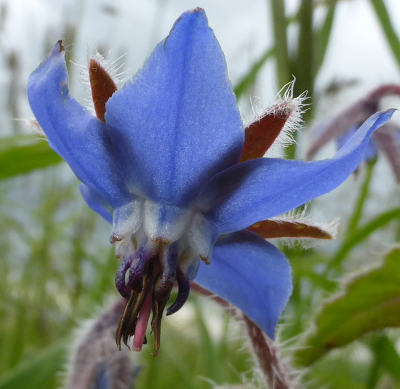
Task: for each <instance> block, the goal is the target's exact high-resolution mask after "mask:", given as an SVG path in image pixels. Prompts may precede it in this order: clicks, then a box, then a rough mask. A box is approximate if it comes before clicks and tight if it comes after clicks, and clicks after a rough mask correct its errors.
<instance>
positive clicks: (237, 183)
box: [198, 110, 394, 234]
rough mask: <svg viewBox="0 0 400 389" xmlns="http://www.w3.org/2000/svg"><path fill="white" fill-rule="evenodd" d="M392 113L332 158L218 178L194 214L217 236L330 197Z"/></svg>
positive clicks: (374, 119) (240, 170)
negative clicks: (200, 215)
mask: <svg viewBox="0 0 400 389" xmlns="http://www.w3.org/2000/svg"><path fill="white" fill-rule="evenodd" d="M393 112H394V111H393V110H388V111H386V112H381V113H376V114H375V115H372V116H371V117H370V118H369V119H368V120H367V121H366V122H365V123H364V124H363V125H362V126H361V127H360V128H359V130H358V131H357V132H356V133H355V134H354V136H352V137H351V139H349V141H348V142H347V143H346V144H345V145H344V146H343V147H342V148H341V149H340V150H339V151H338V152H337V154H336V155H335V157H334V158H332V159H328V160H323V161H316V162H303V161H292V160H284V159H270V158H261V159H256V160H252V161H247V162H244V163H241V164H238V165H236V166H233V167H232V168H229V169H227V170H226V171H224V172H222V173H220V174H218V175H217V176H216V177H214V178H213V179H212V180H211V183H210V186H209V187H208V188H207V190H205V191H204V193H202V194H200V197H199V200H198V206H199V208H200V209H201V210H202V211H203V212H204V214H205V216H206V217H207V218H208V220H210V222H211V223H213V224H214V225H215V228H216V229H217V231H218V232H219V233H220V234H222V233H228V232H233V231H239V230H241V229H244V228H246V227H248V226H250V225H252V224H254V223H256V222H258V221H260V220H265V219H268V218H270V217H273V216H277V215H280V214H282V213H284V212H287V211H289V210H291V209H293V208H296V207H298V206H300V205H302V204H304V203H306V202H307V201H309V200H311V199H313V198H315V197H318V196H321V195H323V194H325V193H327V192H330V191H331V190H333V189H334V188H336V187H337V186H338V185H339V184H340V183H342V182H343V181H344V180H345V179H346V178H347V176H349V175H350V174H351V173H352V172H353V171H354V170H355V169H356V168H357V166H358V165H359V164H360V162H361V161H362V160H363V157H364V154H365V150H366V148H367V146H368V143H369V140H370V137H371V135H372V134H373V132H374V131H375V130H376V129H377V128H378V127H380V126H381V125H383V124H384V123H385V122H386V121H387V120H389V119H390V117H391V116H392V114H393Z"/></svg>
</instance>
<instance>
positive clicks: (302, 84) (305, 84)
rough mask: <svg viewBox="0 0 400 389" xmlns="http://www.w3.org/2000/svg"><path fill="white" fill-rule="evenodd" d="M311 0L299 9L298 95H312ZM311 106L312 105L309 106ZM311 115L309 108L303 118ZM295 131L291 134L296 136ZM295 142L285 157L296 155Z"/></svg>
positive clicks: (295, 64)
mask: <svg viewBox="0 0 400 389" xmlns="http://www.w3.org/2000/svg"><path fill="white" fill-rule="evenodd" d="M312 24H313V1H312V0H303V1H302V2H301V6H300V9H299V25H300V33H299V40H298V44H297V57H296V60H295V61H294V63H293V64H294V68H293V69H292V71H293V74H294V75H295V76H296V83H295V85H294V94H295V95H296V96H297V95H300V94H301V93H303V92H304V91H308V96H310V97H312V95H313V92H314V71H313V65H314V59H313V58H314V44H313V38H314V34H313V28H312ZM310 107H312V106H310ZM311 115H312V112H311V108H310V109H309V110H307V112H305V114H304V119H305V120H308V119H309V118H310V117H311ZM296 135H297V134H296V133H294V134H293V136H294V137H295V138H296ZM296 146H297V144H296V142H293V143H292V144H290V145H289V146H288V147H287V148H286V150H285V154H286V158H288V159H293V158H295V157H296Z"/></svg>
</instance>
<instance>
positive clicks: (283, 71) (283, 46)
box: [270, 0, 291, 89]
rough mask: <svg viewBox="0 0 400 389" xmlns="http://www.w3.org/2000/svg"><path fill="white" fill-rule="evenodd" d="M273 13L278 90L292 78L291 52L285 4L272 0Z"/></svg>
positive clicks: (280, 0) (278, 0)
mask: <svg viewBox="0 0 400 389" xmlns="http://www.w3.org/2000/svg"><path fill="white" fill-rule="evenodd" d="M270 4H271V11H272V25H273V34H274V42H275V48H276V50H275V58H276V70H277V75H278V79H277V81H278V89H281V88H282V86H283V85H285V84H287V83H288V82H289V81H290V78H291V71H290V61H289V51H288V45H287V36H286V29H287V20H286V16H285V2H284V1H282V0H270Z"/></svg>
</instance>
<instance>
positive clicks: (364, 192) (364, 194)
mask: <svg viewBox="0 0 400 389" xmlns="http://www.w3.org/2000/svg"><path fill="white" fill-rule="evenodd" d="M375 165H376V158H374V159H372V160H371V161H369V162H368V163H367V169H366V172H365V178H364V182H363V183H362V186H361V189H360V193H359V195H358V199H357V203H356V206H355V208H354V212H353V214H352V215H351V217H350V220H349V224H348V226H347V231H346V235H345V236H349V235H351V234H352V232H353V231H355V230H356V229H357V227H358V224H359V222H360V220H361V217H362V214H363V210H364V206H365V203H366V201H367V199H368V195H369V187H370V185H371V179H372V173H373V171H374V167H375Z"/></svg>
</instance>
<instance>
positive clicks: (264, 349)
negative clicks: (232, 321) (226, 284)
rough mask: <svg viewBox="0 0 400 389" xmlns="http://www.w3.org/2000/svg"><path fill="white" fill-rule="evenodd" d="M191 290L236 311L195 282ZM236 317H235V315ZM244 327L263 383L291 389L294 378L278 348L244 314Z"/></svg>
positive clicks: (275, 387)
mask: <svg viewBox="0 0 400 389" xmlns="http://www.w3.org/2000/svg"><path fill="white" fill-rule="evenodd" d="M191 290H194V291H196V292H198V293H200V294H202V295H204V296H207V297H211V298H212V299H213V300H214V301H216V302H217V303H218V304H220V305H221V306H223V307H224V308H226V309H228V310H229V312H230V313H231V314H232V315H234V314H235V313H236V310H235V309H234V308H233V307H232V306H231V305H230V304H229V303H227V302H226V301H225V300H223V299H221V297H218V296H215V295H213V294H212V293H211V292H210V291H208V290H207V289H204V288H202V287H201V286H199V285H198V284H196V283H195V282H192V283H191ZM235 316H236V317H237V315H235ZM241 317H242V318H243V323H244V327H245V329H246V332H247V335H248V337H249V339H250V344H251V347H252V350H253V354H254V357H255V359H256V360H257V363H258V365H259V366H260V369H261V371H262V373H263V376H264V378H265V381H266V382H267V383H268V385H270V386H271V388H274V389H293V388H294V384H293V383H292V381H293V378H294V376H295V374H294V373H292V372H291V371H290V370H289V367H288V366H287V364H284V363H283V362H282V361H281V360H280V357H279V348H278V345H277V344H274V342H273V341H272V340H271V339H270V338H268V337H267V336H266V335H265V334H264V332H263V331H262V330H261V328H260V327H258V326H257V325H256V324H255V323H254V322H253V321H252V320H250V319H249V318H248V317H247V316H246V315H245V314H243V313H242V314H241Z"/></svg>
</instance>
